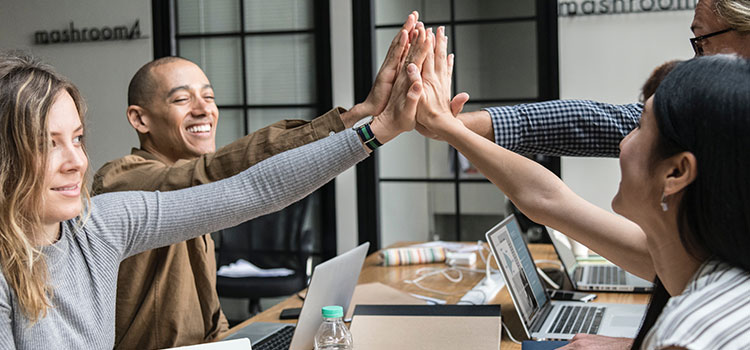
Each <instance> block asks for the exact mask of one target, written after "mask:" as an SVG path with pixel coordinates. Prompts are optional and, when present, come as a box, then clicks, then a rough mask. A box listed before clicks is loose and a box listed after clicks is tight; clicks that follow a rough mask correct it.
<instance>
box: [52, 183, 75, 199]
mask: <svg viewBox="0 0 750 350" xmlns="http://www.w3.org/2000/svg"><path fill="white" fill-rule="evenodd" d="M52 190H53V191H55V192H58V193H60V194H62V195H63V196H68V197H76V196H78V195H79V194H80V193H81V187H80V186H79V185H78V184H74V185H67V186H64V187H53V188H52Z"/></svg>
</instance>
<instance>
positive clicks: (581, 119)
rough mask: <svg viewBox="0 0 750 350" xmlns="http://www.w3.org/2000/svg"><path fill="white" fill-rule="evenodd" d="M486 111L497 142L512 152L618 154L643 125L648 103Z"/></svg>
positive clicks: (565, 103) (553, 104)
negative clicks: (635, 129)
mask: <svg viewBox="0 0 750 350" xmlns="http://www.w3.org/2000/svg"><path fill="white" fill-rule="evenodd" d="M485 110H486V111H487V112H489V113H490V117H491V118H492V127H493V128H494V129H495V143H497V144H498V145H500V146H502V147H505V148H507V149H509V150H511V151H514V152H517V153H524V154H544V155H550V156H587V157H617V156H618V155H619V154H620V148H619V144H620V140H622V139H623V138H624V137H625V136H626V135H627V134H628V133H629V132H630V131H631V130H633V129H634V128H635V127H636V126H637V125H638V121H639V120H640V118H641V112H642V111H643V104H642V103H633V104H627V105H611V104H606V103H601V102H594V101H585V100H555V101H546V102H538V103H531V104H521V105H516V106H504V107H490V108H485Z"/></svg>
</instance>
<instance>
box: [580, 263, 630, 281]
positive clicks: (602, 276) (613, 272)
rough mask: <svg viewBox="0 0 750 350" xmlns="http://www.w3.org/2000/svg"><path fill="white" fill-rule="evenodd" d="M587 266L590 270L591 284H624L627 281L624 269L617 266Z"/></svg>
mask: <svg viewBox="0 0 750 350" xmlns="http://www.w3.org/2000/svg"><path fill="white" fill-rule="evenodd" d="M588 268H589V270H590V272H589V283H591V284H609V285H625V284H626V283H627V281H626V277H625V271H624V270H623V269H621V268H619V267H617V266H612V265H602V266H598V265H592V266H589V267H588Z"/></svg>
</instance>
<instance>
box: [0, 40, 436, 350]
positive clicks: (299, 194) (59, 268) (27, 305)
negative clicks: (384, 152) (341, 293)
mask: <svg viewBox="0 0 750 350" xmlns="http://www.w3.org/2000/svg"><path fill="white" fill-rule="evenodd" d="M417 32H418V33H419V34H418V35H417V38H416V39H414V41H413V42H412V44H413V45H412V48H411V49H410V51H409V52H408V53H407V55H406V59H409V62H420V60H421V59H423V57H424V50H422V49H423V48H424V45H420V43H424V41H425V39H424V38H425V31H424V28H423V27H420V28H419V30H418V31H417ZM406 35H407V34H406V33H404V37H405V38H406ZM420 50H421V51H420ZM420 57H421V58H420ZM413 73H415V72H413ZM0 74H3V76H2V77H1V78H0V130H2V135H0V190H1V191H2V196H0V210H2V213H1V214H0V266H1V267H2V274H1V275H0V349H10V348H18V349H44V348H50V347H52V348H58V349H106V348H110V349H111V348H112V346H113V343H114V326H115V322H114V310H115V290H116V282H117V269H118V267H119V264H120V261H121V260H123V259H124V258H126V257H128V256H131V255H133V254H136V253H138V252H141V251H145V250H147V249H153V248H156V247H160V246H165V245H169V244H173V243H176V242H179V241H183V240H186V239H189V238H193V237H196V236H199V235H201V234H203V233H205V232H213V231H216V230H219V229H222V228H226V227H229V226H233V225H236V224H239V223H241V222H244V221H247V220H249V219H251V218H253V217H256V216H260V215H264V214H266V213H270V212H273V211H277V210H279V209H282V208H284V207H285V206H287V205H289V204H291V203H293V202H295V201H297V200H299V199H301V198H303V197H305V196H306V195H308V194H309V193H311V192H312V191H313V190H315V189H317V188H318V187H320V186H321V185H323V184H325V183H326V182H328V181H330V180H331V179H332V178H333V177H334V176H336V175H338V174H339V173H340V172H342V171H344V170H345V169H347V168H349V167H351V166H352V165H354V164H356V163H357V162H359V161H361V160H363V159H365V158H366V157H367V156H368V153H369V149H368V148H367V147H365V145H364V143H363V140H362V139H360V136H358V133H357V132H356V131H355V130H351V129H350V130H345V131H342V132H340V133H338V134H335V135H332V136H329V137H327V138H325V139H322V140H320V141H317V142H314V143H311V144H308V145H306V146H303V147H300V148H297V149H294V150H291V151H288V152H285V153H282V154H279V155H277V156H274V157H272V158H269V159H267V160H265V161H263V162H261V163H258V164H256V165H255V166H253V167H251V168H249V169H247V170H246V171H244V172H242V173H240V174H239V175H237V176H234V177H231V178H229V179H226V180H223V181H219V182H215V183H212V184H207V185H202V186H197V187H193V188H190V189H186V190H180V191H171V192H163V193H160V192H119V193H112V194H105V195H101V196H96V197H93V198H89V196H88V194H87V192H86V179H87V177H86V173H87V172H88V159H87V156H86V149H85V143H84V140H83V137H84V131H85V128H84V118H83V116H84V113H85V104H84V102H83V99H82V97H81V94H80V92H79V91H78V89H76V87H75V86H74V85H73V84H71V83H70V82H69V81H67V80H66V79H65V78H63V77H61V76H59V75H58V74H56V73H55V72H54V71H53V70H52V69H51V68H50V67H49V66H45V65H42V64H39V63H37V62H34V61H33V60H30V59H27V58H23V57H15V58H12V59H7V58H6V59H5V60H3V61H1V62H0ZM412 75H413V74H412ZM418 88H419V85H416V84H415V86H414V87H412V84H411V83H410V80H409V78H408V77H407V76H406V74H398V76H397V77H396V78H395V82H394V86H393V89H392V93H391V96H390V99H389V102H388V105H387V106H386V108H385V111H384V112H383V113H382V114H381V115H378V116H376V117H375V118H374V120H373V121H372V123H371V124H370V128H371V130H372V133H373V134H374V135H375V137H376V138H377V139H378V140H379V141H380V142H382V143H385V142H387V141H389V140H390V139H392V138H393V137H395V136H397V135H398V134H400V133H402V132H404V131H407V130H411V129H413V128H414V124H415V121H414V113H415V110H416V102H417V99H418V97H419V90H418ZM415 89H417V90H415Z"/></svg>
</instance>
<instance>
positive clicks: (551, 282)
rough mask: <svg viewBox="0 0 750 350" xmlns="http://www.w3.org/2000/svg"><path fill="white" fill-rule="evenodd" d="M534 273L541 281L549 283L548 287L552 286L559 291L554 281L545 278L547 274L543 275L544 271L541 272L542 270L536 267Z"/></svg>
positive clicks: (547, 277)
mask: <svg viewBox="0 0 750 350" xmlns="http://www.w3.org/2000/svg"><path fill="white" fill-rule="evenodd" d="M536 272H538V273H539V276H542V279H543V280H545V281H546V282H547V283H549V285H550V286H552V288H554V289H560V286H559V285H558V284H557V283H555V282H554V281H552V279H551V278H549V276H547V274H546V273H544V271H542V269H540V268H539V267H538V266H537V268H536Z"/></svg>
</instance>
